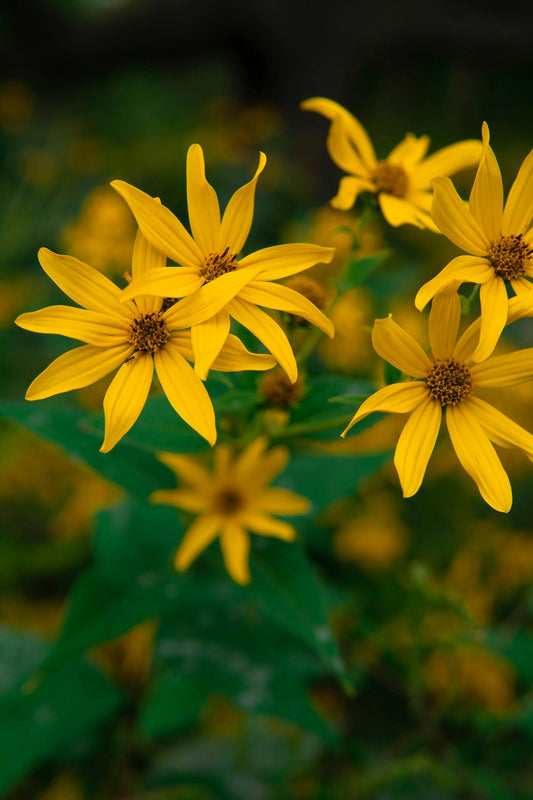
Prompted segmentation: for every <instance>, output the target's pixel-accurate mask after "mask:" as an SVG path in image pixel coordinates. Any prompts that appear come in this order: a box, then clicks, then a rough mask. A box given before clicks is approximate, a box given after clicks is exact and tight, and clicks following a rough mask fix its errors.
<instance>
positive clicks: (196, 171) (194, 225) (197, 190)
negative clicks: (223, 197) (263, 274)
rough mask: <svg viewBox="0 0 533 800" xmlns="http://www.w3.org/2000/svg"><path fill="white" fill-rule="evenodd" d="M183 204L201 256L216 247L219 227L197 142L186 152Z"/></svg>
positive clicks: (218, 214) (214, 197)
mask: <svg viewBox="0 0 533 800" xmlns="http://www.w3.org/2000/svg"><path fill="white" fill-rule="evenodd" d="M187 205H188V207H189V222H190V225H191V231H192V235H193V236H194V239H195V241H196V242H197V243H198V245H199V247H200V249H201V250H202V251H203V253H204V255H206V256H207V255H209V254H210V253H213V252H214V251H215V250H216V246H217V241H218V233H219V230H220V208H219V205H218V197H217V193H216V192H215V190H214V189H213V187H212V186H211V184H210V183H209V182H208V181H207V179H206V177H205V162H204V154H203V151H202V148H201V147H200V145H199V144H191V146H190V147H189V150H188V152H187Z"/></svg>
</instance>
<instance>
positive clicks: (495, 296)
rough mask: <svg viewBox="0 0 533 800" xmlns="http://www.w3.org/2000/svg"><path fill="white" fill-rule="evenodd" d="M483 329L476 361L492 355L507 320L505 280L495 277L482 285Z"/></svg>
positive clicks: (475, 355)
mask: <svg viewBox="0 0 533 800" xmlns="http://www.w3.org/2000/svg"><path fill="white" fill-rule="evenodd" d="M479 301H480V304H481V330H480V334H479V344H478V346H477V348H476V350H475V352H474V355H473V358H474V361H484V360H485V359H486V358H488V357H489V356H490V354H491V353H492V351H493V350H494V348H495V347H496V344H497V342H498V339H499V338H500V335H501V332H502V331H503V329H504V328H505V323H506V322H507V308H508V306H509V300H508V298H507V289H506V287H505V281H504V280H503V279H502V278H498V277H494V278H493V279H492V280H490V281H487V283H484V284H483V286H482V287H481V291H480V294H479Z"/></svg>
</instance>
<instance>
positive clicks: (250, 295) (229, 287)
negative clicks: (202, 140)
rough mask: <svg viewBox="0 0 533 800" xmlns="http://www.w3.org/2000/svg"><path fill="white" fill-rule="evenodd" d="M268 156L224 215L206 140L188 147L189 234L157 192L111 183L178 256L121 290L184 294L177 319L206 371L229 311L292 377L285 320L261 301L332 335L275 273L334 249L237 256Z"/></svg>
mask: <svg viewBox="0 0 533 800" xmlns="http://www.w3.org/2000/svg"><path fill="white" fill-rule="evenodd" d="M265 164H266V157H265V155H264V154H263V153H261V156H260V159H259V166H258V168H257V171H256V173H255V175H254V177H253V178H252V180H251V181H250V182H249V183H247V184H245V185H244V186H242V187H241V188H240V189H238V190H237V191H236V192H235V194H234V195H233V196H232V197H231V199H230V201H229V202H228V205H227V206H226V210H225V212H224V214H223V216H222V219H221V217H220V209H219V204H218V198H217V195H216V192H215V190H214V189H213V187H212V186H211V185H210V184H209V183H208V181H207V180H206V177H205V164H204V155H203V151H202V148H201V147H200V145H199V144H193V145H191V147H190V148H189V151H188V153H187V203H188V208H189V222H190V227H191V231H192V236H191V235H190V234H189V233H188V231H187V230H186V229H185V228H184V226H183V225H182V224H181V222H180V221H179V220H178V219H177V218H176V217H175V216H174V214H172V212H171V211H169V209H168V208H166V207H165V206H163V205H161V204H160V203H159V201H158V200H156V199H155V198H153V197H150V195H148V194H145V192H142V191H141V190H140V189H136V188H135V187H134V186H130V185H129V184H127V183H124V181H113V182H112V184H111V185H112V186H113V187H114V188H115V189H116V190H117V192H119V193H120V194H121V195H122V196H123V197H124V199H125V200H126V202H127V203H128V205H129V207H130V208H131V210H132V212H133V214H134V216H135V218H136V220H137V222H138V224H139V227H140V229H141V230H142V232H143V233H144V235H145V236H146V238H147V239H148V241H149V242H151V244H152V245H153V246H154V247H156V248H157V249H158V250H159V251H161V252H162V253H164V254H165V255H166V256H168V257H169V258H171V259H172V260H173V261H175V262H176V264H177V265H178V267H177V268H176V267H162V268H161V269H158V270H155V271H151V272H150V274H149V275H145V276H143V277H142V278H140V279H139V280H135V281H132V283H131V284H130V286H128V288H127V289H126V290H125V291H124V298H125V299H131V298H132V297H136V296H137V295H138V294H148V295H151V296H156V297H176V298H179V297H183V298H185V299H184V300H182V301H181V302H180V304H179V306H178V310H177V311H176V313H177V315H178V317H177V318H178V319H179V321H180V327H181V326H183V327H189V326H190V327H191V336H192V347H193V351H194V362H195V370H196V372H197V374H198V375H199V376H200V377H201V378H205V377H206V375H207V372H208V370H209V369H210V367H211V364H212V363H213V361H214V360H215V358H216V357H217V355H218V353H219V352H220V349H221V348H222V346H223V344H224V342H225V341H226V338H227V336H228V333H229V329H230V318H231V317H232V318H233V319H235V320H236V321H237V322H239V323H241V324H242V325H243V326H244V327H245V328H248V330H250V331H251V332H252V333H253V334H254V336H256V337H257V338H258V339H259V340H260V341H261V342H262V343H263V344H264V345H265V347H266V348H267V350H269V351H270V352H271V353H272V354H273V356H274V357H275V358H276V360H277V361H278V362H279V363H280V364H281V366H282V367H283V369H284V370H285V371H286V373H287V375H288V376H289V378H290V380H291V381H292V382H293V383H294V382H295V381H296V379H297V377H298V368H297V366H296V361H295V358H294V354H293V352H292V349H291V346H290V343H289V340H288V339H287V337H286V335H285V333H284V332H283V330H282V328H281V327H280V326H279V325H278V324H277V323H276V322H275V321H274V320H273V319H272V317H271V316H269V315H268V314H267V313H265V312H264V311H262V310H261V309H260V308H258V307H257V306H264V307H265V308H271V309H275V310H279V311H286V312H289V313H291V314H297V315H298V316H299V317H302V318H303V319H305V320H308V321H309V322H312V323H313V324H315V325H317V326H318V327H319V328H320V329H321V330H323V331H324V332H325V333H326V334H327V335H328V336H329V337H330V338H331V337H333V333H334V329H333V323H332V322H331V321H330V320H329V319H328V318H327V317H326V316H325V315H324V314H323V313H322V312H321V311H319V310H318V309H317V308H316V306H315V305H313V303H312V302H311V301H310V300H308V299H307V298H305V297H303V296H302V295H301V294H300V293H299V292H296V291H294V289H290V288H288V287H287V286H282V285H281V284H279V283H273V281H275V280H278V279H279V278H286V277H288V276H289V275H294V274H295V273H297V272H301V271H302V270H304V269H308V268H309V267H312V266H313V265H314V264H317V263H319V262H325V263H329V262H330V261H331V259H332V258H333V255H334V253H335V249H334V248H331V247H320V246H319V245H314V244H285V245H280V246H277V247H267V248H265V249H263V250H257V251H256V252H255V253H250V254H249V255H247V256H245V257H244V258H238V256H239V254H240V252H241V250H242V248H243V247H244V244H245V242H246V239H247V237H248V233H249V231H250V227H251V225H252V219H253V213H254V197H255V188H256V184H257V180H258V178H259V175H260V173H261V172H262V170H263V168H264V166H265Z"/></svg>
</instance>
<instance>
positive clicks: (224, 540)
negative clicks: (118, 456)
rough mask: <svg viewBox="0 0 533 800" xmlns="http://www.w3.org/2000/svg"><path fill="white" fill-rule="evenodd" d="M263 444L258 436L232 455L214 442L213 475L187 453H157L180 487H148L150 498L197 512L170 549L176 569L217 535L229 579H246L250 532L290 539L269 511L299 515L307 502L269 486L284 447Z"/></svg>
mask: <svg viewBox="0 0 533 800" xmlns="http://www.w3.org/2000/svg"><path fill="white" fill-rule="evenodd" d="M267 446H268V441H267V439H266V438H265V437H260V438H259V439H256V440H255V441H253V442H252V443H251V444H250V445H248V447H246V448H245V449H244V450H243V451H242V452H241V453H240V455H238V456H237V457H235V456H234V455H233V453H232V451H231V450H230V448H229V447H227V446H226V445H218V446H217V448H216V450H215V458H214V466H215V468H214V474H211V473H210V472H209V471H208V470H207V469H206V468H205V467H204V466H203V465H201V464H200V463H199V462H198V461H197V460H196V459H194V458H190V457H189V456H182V455H175V454H173V453H160V454H159V459H160V460H161V461H162V462H163V463H164V464H166V465H167V467H169V468H170V469H171V470H173V472H175V473H176V475H177V476H178V478H179V479H180V481H182V482H183V484H184V486H183V487H180V488H179V489H168V490H161V491H158V492H154V493H153V494H152V495H151V498H150V499H151V500H152V502H154V503H166V504H168V505H172V506H176V507H177V508H181V509H183V510H184V511H190V512H192V513H193V514H196V515H197V516H196V519H195V520H194V521H193V522H192V523H191V525H190V527H189V528H188V530H187V532H186V533H185V537H184V539H183V541H182V543H181V545H180V547H179V549H178V551H177V553H176V557H175V566H176V569H177V570H179V571H180V572H182V571H184V570H186V569H187V568H188V567H189V565H190V564H191V563H192V562H193V561H194V559H195V558H196V557H197V556H198V555H199V553H201V552H202V550H205V548H206V547H207V546H208V545H209V544H210V543H211V542H212V541H213V540H214V539H215V538H216V537H217V536H220V544H221V547H222V555H223V557H224V563H225V565H226V569H227V570H228V572H229V574H230V575H231V577H232V578H233V580H234V581H236V582H237V583H241V584H246V583H249V582H250V570H249V565H248V557H249V552H250V533H258V534H260V535H261V536H274V537H276V538H277V539H283V540H284V541H287V542H290V541H292V540H293V539H294V538H295V536H296V531H295V530H294V528H293V526H292V525H289V523H288V522H285V521H283V520H281V519H276V517H275V516H272V515H273V514H281V515H283V516H286V515H287V516H292V515H295V514H305V513H306V511H307V510H308V509H309V506H310V503H309V500H307V498H305V497H300V496H299V495H297V494H293V492H289V491H288V490H286V489H280V488H278V487H272V486H270V485H269V484H270V483H271V481H272V480H273V479H274V478H275V477H276V476H277V475H278V474H279V473H280V472H281V471H282V470H283V469H284V468H285V467H286V466H287V462H288V460H289V452H288V450H287V448H285V447H274V448H272V449H271V450H268V451H267Z"/></svg>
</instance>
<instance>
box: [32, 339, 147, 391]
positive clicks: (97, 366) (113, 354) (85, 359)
mask: <svg viewBox="0 0 533 800" xmlns="http://www.w3.org/2000/svg"><path fill="white" fill-rule="evenodd" d="M131 351H132V347H131V345H118V346H116V347H109V348H103V347H94V346H93V345H91V344H85V345H83V346H82V347H76V348H75V349H74V350H69V351H68V352H67V353H63V355H61V356H59V357H58V358H56V359H55V360H54V361H52V363H51V364H50V365H49V366H48V367H47V368H46V369H45V370H44V371H43V372H41V374H40V375H38V376H37V377H36V378H35V380H34V381H33V382H32V383H31V385H30V386H29V388H28V391H27V392H26V400H43V399H44V398H45V397H51V396H52V395H54V394H60V393H61V392H70V391H72V390H73V389H82V388H83V387H84V386H89V385H90V384H91V383H95V382H96V381H99V380H100V378H103V377H104V376H105V375H109V373H110V372H112V371H113V370H114V369H116V368H117V367H119V366H120V365H121V364H123V363H124V361H125V360H126V359H127V358H128V356H129V355H130V353H131Z"/></svg>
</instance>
